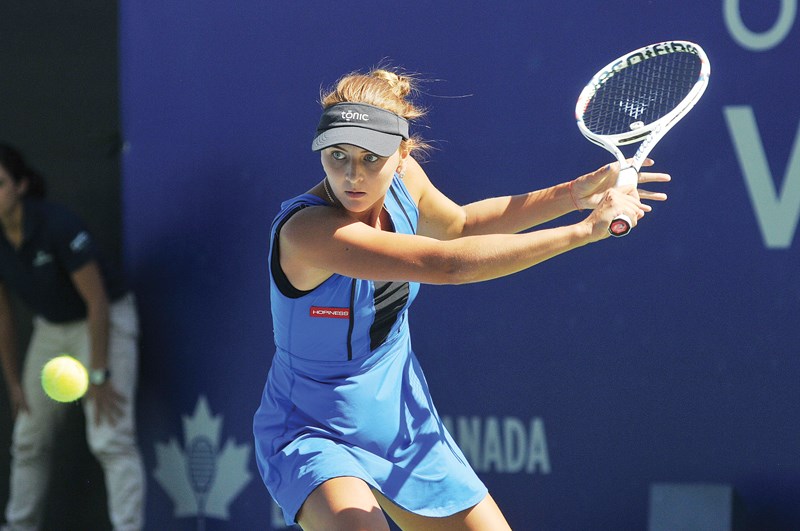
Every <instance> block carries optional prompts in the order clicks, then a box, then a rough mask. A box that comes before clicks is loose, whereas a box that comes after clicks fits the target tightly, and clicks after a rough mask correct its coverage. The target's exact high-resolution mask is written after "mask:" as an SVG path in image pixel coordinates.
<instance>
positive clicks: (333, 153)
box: [331, 151, 346, 160]
mask: <svg viewBox="0 0 800 531" xmlns="http://www.w3.org/2000/svg"><path fill="white" fill-rule="evenodd" d="M331 157H333V158H334V159H335V160H344V158H345V157H346V155H345V154H344V152H342V151H331Z"/></svg>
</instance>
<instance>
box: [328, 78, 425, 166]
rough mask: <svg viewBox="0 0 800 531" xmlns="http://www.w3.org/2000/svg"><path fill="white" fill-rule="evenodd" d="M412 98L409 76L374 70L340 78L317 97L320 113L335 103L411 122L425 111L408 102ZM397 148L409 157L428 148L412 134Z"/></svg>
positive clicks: (413, 85) (413, 82)
mask: <svg viewBox="0 0 800 531" xmlns="http://www.w3.org/2000/svg"><path fill="white" fill-rule="evenodd" d="M414 94H416V79H415V78H414V77H413V76H411V75H409V74H402V73H397V72H392V71H390V70H386V69H383V68H376V69H374V70H372V71H370V72H369V73H367V74H363V73H360V72H351V73H349V74H346V75H344V76H342V77H341V78H340V79H339V81H337V83H336V86H335V88H333V89H330V90H328V91H327V92H325V91H323V92H322V93H321V94H320V103H321V104H322V108H323V109H327V108H328V107H330V106H331V105H336V104H337V103H367V104H369V105H374V106H375V107H380V108H381V109H385V110H387V111H389V112H393V113H395V114H396V115H398V116H401V117H403V118H405V119H406V120H409V121H412V120H414V119H416V118H420V117H422V116H424V115H425V109H424V108H422V107H419V106H417V105H415V104H414V102H413V101H412V100H411V97H412V96H413V95H414ZM400 148H401V149H407V150H408V151H409V153H411V152H414V151H422V152H424V151H426V150H427V149H428V148H429V145H428V143H427V142H425V141H424V140H422V138H420V137H419V136H418V135H416V134H412V135H411V137H410V138H409V139H408V140H403V141H402V142H401V144H400Z"/></svg>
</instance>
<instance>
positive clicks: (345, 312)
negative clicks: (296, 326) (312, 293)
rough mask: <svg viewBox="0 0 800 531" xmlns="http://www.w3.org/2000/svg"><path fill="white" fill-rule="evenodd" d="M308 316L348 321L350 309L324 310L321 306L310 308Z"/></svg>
mask: <svg viewBox="0 0 800 531" xmlns="http://www.w3.org/2000/svg"><path fill="white" fill-rule="evenodd" d="M309 316H311V317H324V318H328V319H349V318H350V308H325V307H322V306H312V307H311V310H310V312H309Z"/></svg>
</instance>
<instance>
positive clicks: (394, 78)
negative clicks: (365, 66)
mask: <svg viewBox="0 0 800 531" xmlns="http://www.w3.org/2000/svg"><path fill="white" fill-rule="evenodd" d="M372 77H377V78H380V79H383V80H384V81H386V82H387V83H389V86H391V87H392V92H394V93H395V94H397V95H398V96H399V97H401V98H405V97H406V96H408V95H409V94H410V93H411V78H409V77H408V76H404V75H401V74H397V73H395V72H392V71H389V70H384V69H377V70H373V71H372Z"/></svg>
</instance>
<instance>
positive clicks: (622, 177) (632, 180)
mask: <svg viewBox="0 0 800 531" xmlns="http://www.w3.org/2000/svg"><path fill="white" fill-rule="evenodd" d="M638 182H639V172H638V171H636V168H634V167H633V166H627V167H625V168H622V170H621V171H620V172H619V176H618V177H617V184H616V187H617V188H620V187H622V186H636V185H637V184H638ZM631 228H633V223H631V218H629V217H628V216H626V215H625V214H620V215H618V216H617V217H615V218H614V219H613V220H611V225H609V226H608V233H609V234H611V235H612V236H614V237H615V238H621V237H622V236H625V235H626V234H628V233H629V232H630V231H631Z"/></svg>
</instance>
